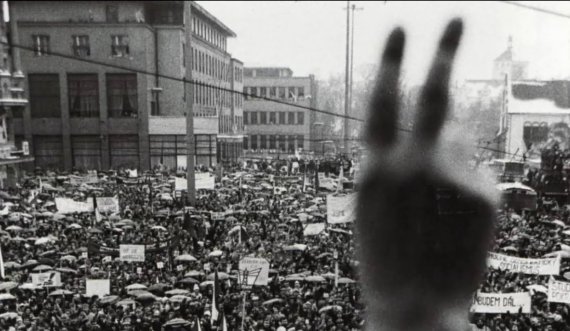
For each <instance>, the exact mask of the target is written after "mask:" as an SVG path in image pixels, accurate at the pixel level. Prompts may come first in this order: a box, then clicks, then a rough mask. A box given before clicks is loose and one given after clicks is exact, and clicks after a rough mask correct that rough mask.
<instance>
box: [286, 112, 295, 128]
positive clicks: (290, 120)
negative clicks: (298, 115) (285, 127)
mask: <svg viewBox="0 0 570 331" xmlns="http://www.w3.org/2000/svg"><path fill="white" fill-rule="evenodd" d="M287 124H289V125H294V124H295V112H292V111H290V112H288V113H287Z"/></svg>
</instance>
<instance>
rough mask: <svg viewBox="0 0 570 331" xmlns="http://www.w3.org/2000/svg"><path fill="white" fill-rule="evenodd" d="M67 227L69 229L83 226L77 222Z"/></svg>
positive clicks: (77, 228)
mask: <svg viewBox="0 0 570 331" xmlns="http://www.w3.org/2000/svg"><path fill="white" fill-rule="evenodd" d="M67 228H68V229H74V230H79V229H83V227H82V226H81V225H79V224H77V223H72V224H69V225H68V226H67Z"/></svg>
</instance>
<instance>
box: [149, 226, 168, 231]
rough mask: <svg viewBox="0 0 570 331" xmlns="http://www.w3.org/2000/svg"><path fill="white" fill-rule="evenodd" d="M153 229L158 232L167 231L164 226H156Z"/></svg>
mask: <svg viewBox="0 0 570 331" xmlns="http://www.w3.org/2000/svg"><path fill="white" fill-rule="evenodd" d="M151 229H153V230H156V231H167V230H166V228H165V227H164V226H160V225H155V226H153V227H151Z"/></svg>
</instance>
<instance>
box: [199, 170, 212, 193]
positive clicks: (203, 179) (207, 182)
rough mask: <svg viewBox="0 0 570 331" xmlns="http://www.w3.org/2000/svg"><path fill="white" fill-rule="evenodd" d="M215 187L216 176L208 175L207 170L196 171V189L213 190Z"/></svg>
mask: <svg viewBox="0 0 570 331" xmlns="http://www.w3.org/2000/svg"><path fill="white" fill-rule="evenodd" d="M215 187H216V177H214V176H210V173H208V172H200V173H198V172H197V173H196V189H197V190H213V189H214V188H215Z"/></svg>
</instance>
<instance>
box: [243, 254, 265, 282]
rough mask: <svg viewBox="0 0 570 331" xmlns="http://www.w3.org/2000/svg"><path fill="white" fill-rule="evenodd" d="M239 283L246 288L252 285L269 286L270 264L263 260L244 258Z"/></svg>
mask: <svg viewBox="0 0 570 331" xmlns="http://www.w3.org/2000/svg"><path fill="white" fill-rule="evenodd" d="M238 282H239V285H241V286H244V287H245V288H248V287H251V286H252V285H262V286H265V285H267V284H268V282H269V262H268V261H267V260H266V259H262V258H256V257H244V258H243V259H241V260H240V261H239V273H238Z"/></svg>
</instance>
